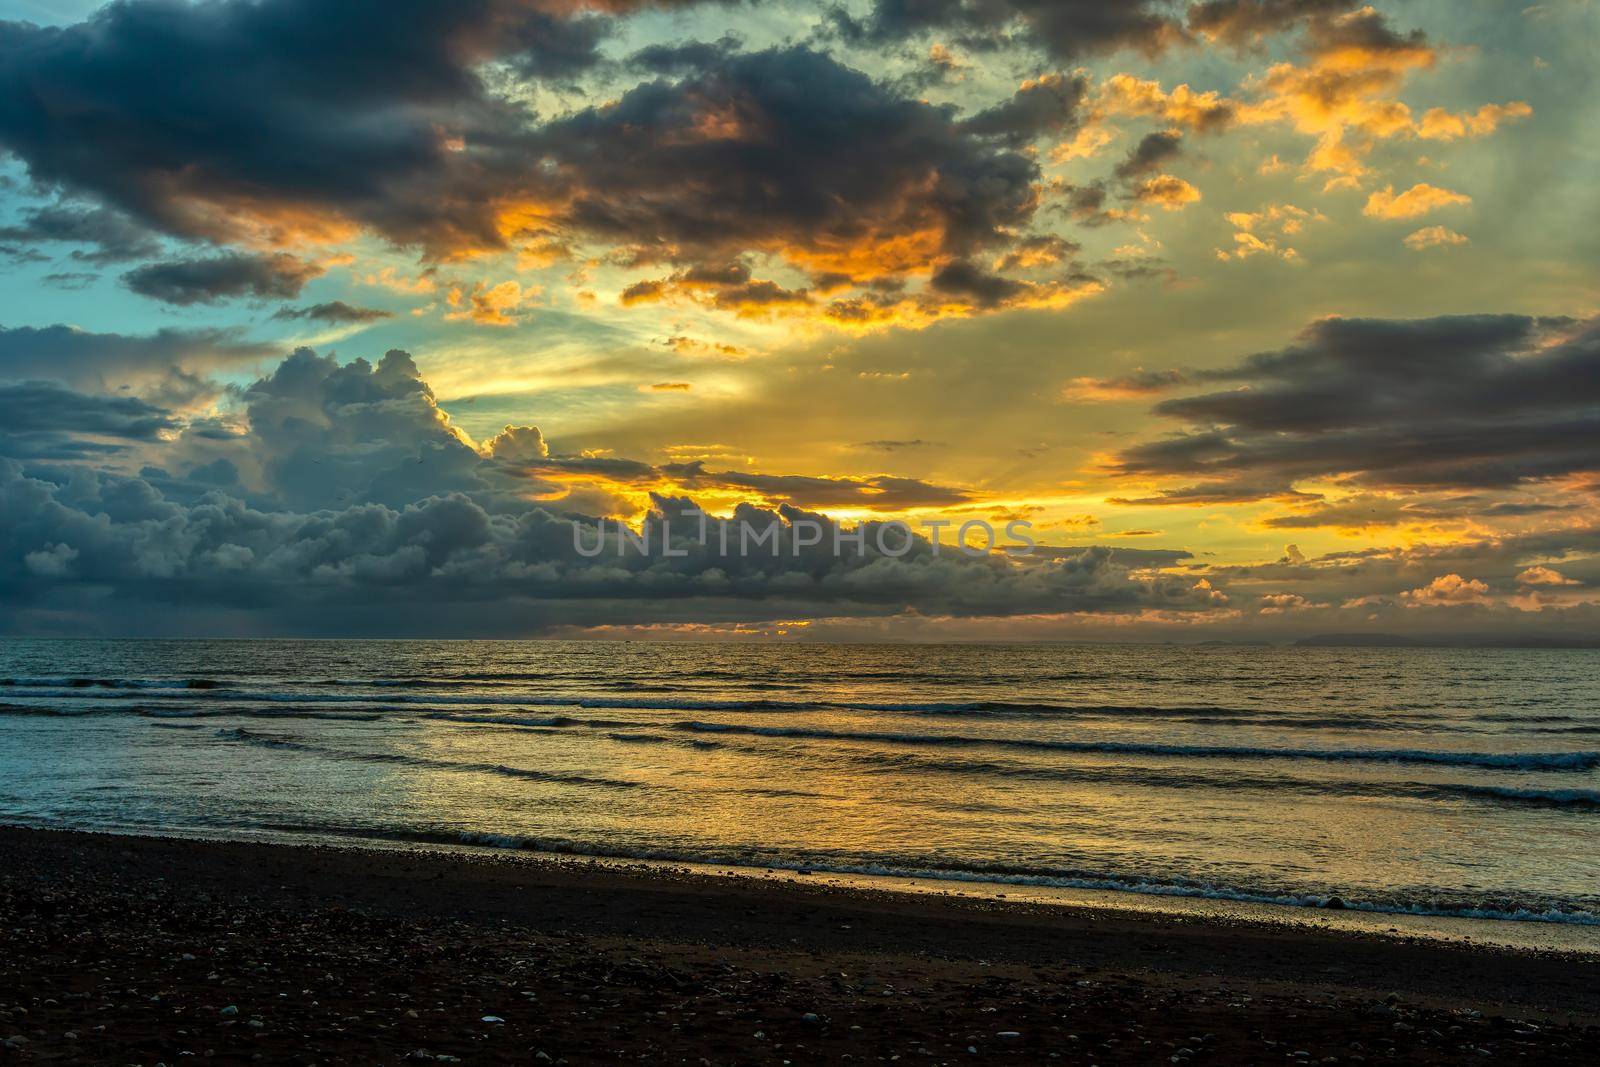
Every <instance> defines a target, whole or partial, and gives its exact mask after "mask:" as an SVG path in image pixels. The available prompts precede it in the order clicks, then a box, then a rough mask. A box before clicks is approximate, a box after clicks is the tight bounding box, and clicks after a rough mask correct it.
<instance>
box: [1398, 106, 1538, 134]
mask: <svg viewBox="0 0 1600 1067" xmlns="http://www.w3.org/2000/svg"><path fill="white" fill-rule="evenodd" d="M1532 114H1533V108H1531V107H1529V106H1528V105H1527V104H1526V103H1524V102H1522V101H1520V100H1519V101H1513V102H1511V103H1509V104H1484V105H1483V106H1482V107H1480V108H1479V109H1478V110H1477V111H1473V112H1469V113H1467V114H1460V115H1458V114H1454V113H1452V112H1449V111H1446V110H1445V109H1444V108H1442V107H1434V108H1429V109H1428V110H1427V111H1426V112H1424V113H1423V116H1422V121H1421V122H1420V123H1419V124H1418V126H1417V136H1418V137H1423V138H1427V139H1428V140H1431V141H1454V140H1458V139H1460V138H1462V137H1485V136H1488V135H1489V134H1491V133H1493V132H1494V131H1495V130H1497V129H1499V128H1500V124H1501V123H1503V122H1508V121H1513V120H1516V119H1525V118H1527V117H1528V116H1530V115H1532Z"/></svg>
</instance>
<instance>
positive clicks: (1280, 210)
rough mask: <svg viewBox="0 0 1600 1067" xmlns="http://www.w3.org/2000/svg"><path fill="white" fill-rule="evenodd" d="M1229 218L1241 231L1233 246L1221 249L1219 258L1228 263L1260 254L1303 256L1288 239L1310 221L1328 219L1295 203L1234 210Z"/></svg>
mask: <svg viewBox="0 0 1600 1067" xmlns="http://www.w3.org/2000/svg"><path fill="white" fill-rule="evenodd" d="M1227 219H1228V221H1229V222H1230V223H1232V224H1233V226H1234V228H1235V230H1236V231H1237V232H1236V233H1235V234H1234V235H1233V247H1232V248H1231V249H1223V248H1219V249H1217V258H1218V259H1220V260H1222V261H1223V262H1224V263H1226V262H1228V261H1229V260H1240V259H1249V258H1250V257H1251V256H1258V255H1270V256H1276V257H1278V258H1279V259H1282V260H1285V261H1288V262H1294V261H1296V260H1298V259H1299V258H1300V253H1299V252H1298V251H1296V250H1295V248H1294V247H1293V246H1292V245H1290V244H1288V243H1287V241H1288V239H1289V238H1290V237H1292V236H1294V235H1296V234H1298V233H1300V231H1301V230H1303V229H1304V228H1305V224H1306V223H1307V222H1326V221H1327V218H1326V217H1325V216H1324V215H1323V214H1322V213H1321V212H1320V211H1315V212H1314V211H1307V210H1305V209H1304V208H1299V207H1296V206H1295V205H1293V204H1268V205H1266V206H1265V207H1262V208H1260V209H1259V210H1256V211H1234V212H1230V213H1229V214H1228V216H1227Z"/></svg>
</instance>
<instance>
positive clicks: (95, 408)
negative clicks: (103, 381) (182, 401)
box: [0, 381, 181, 459]
mask: <svg viewBox="0 0 1600 1067" xmlns="http://www.w3.org/2000/svg"><path fill="white" fill-rule="evenodd" d="M180 425H181V424H180V422H179V421H178V419H176V418H175V417H174V416H173V414H172V413H171V412H169V411H167V410H165V409H163V408H160V407H157V406H156V405H154V404H151V403H149V402H147V401H144V400H140V399H139V398H137V397H131V396H95V395H89V394H84V393H79V392H76V391H74V390H71V389H68V388H66V387H65V386H62V385H60V384H58V383H56V382H46V381H24V382H4V381H0V455H3V456H15V457H21V458H27V459H70V458H83V457H92V456H96V455H103V454H106V453H111V452H120V451H123V450H124V449H126V448H127V447H128V445H129V444H130V443H134V442H149V441H155V440H158V439H159V438H160V437H162V436H163V435H165V434H175V433H176V432H177V430H178V428H179V426H180Z"/></svg>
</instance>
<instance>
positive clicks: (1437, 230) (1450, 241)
mask: <svg viewBox="0 0 1600 1067" xmlns="http://www.w3.org/2000/svg"><path fill="white" fill-rule="evenodd" d="M1468 243H1469V242H1468V239H1467V238H1466V237H1464V236H1462V235H1461V234H1459V233H1457V232H1456V231H1454V230H1452V229H1449V228H1448V227H1445V226H1428V227H1426V228H1424V229H1421V230H1418V231H1417V232H1415V233H1413V234H1408V235H1407V236H1406V239H1405V244H1406V247H1407V248H1409V249H1411V250H1412V251H1415V252H1421V251H1422V250H1423V249H1426V248H1441V247H1445V246H1448V245H1464V244H1468Z"/></svg>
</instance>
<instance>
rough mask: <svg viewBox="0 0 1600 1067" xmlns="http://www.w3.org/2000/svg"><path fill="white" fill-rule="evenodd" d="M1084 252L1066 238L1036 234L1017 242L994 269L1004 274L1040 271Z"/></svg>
mask: <svg viewBox="0 0 1600 1067" xmlns="http://www.w3.org/2000/svg"><path fill="white" fill-rule="evenodd" d="M1082 250H1083V246H1082V245H1080V244H1078V243H1077V242H1076V241H1069V240H1067V239H1066V238H1065V237H1060V236H1057V235H1055V234H1035V235H1031V236H1028V237H1024V238H1022V239H1021V240H1019V241H1017V243H1016V244H1015V245H1014V246H1013V247H1012V249H1011V250H1010V251H1009V252H1007V253H1006V254H1005V255H1003V256H1001V257H1000V258H999V259H998V260H996V261H995V264H994V268H995V270H997V271H1000V272H1002V273H1004V272H1007V271H1028V270H1040V269H1043V268H1046V267H1053V266H1055V265H1056V264H1058V263H1063V262H1065V261H1067V260H1069V259H1071V258H1072V257H1073V256H1075V255H1077V254H1078V253H1079V252H1081V251H1082Z"/></svg>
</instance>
